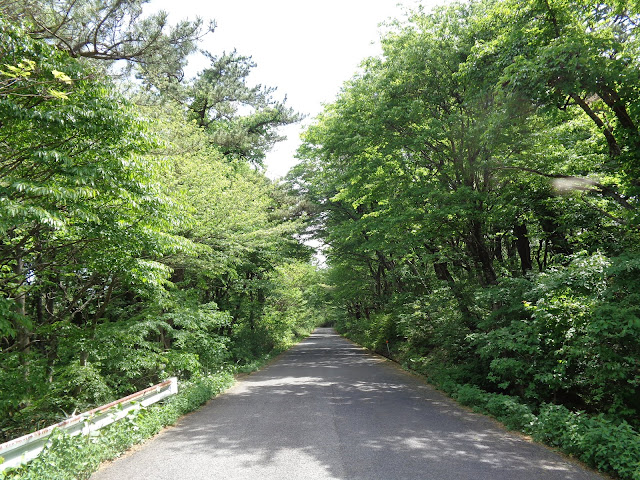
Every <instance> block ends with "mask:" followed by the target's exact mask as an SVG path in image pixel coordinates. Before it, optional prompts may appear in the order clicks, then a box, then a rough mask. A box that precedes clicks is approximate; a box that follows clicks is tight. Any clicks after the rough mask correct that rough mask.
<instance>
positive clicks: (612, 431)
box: [532, 404, 640, 480]
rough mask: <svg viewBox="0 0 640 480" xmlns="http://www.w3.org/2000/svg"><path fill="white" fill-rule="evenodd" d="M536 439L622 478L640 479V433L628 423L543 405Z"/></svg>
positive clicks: (536, 430) (534, 435)
mask: <svg viewBox="0 0 640 480" xmlns="http://www.w3.org/2000/svg"><path fill="white" fill-rule="evenodd" d="M532 433H533V437H534V439H536V440H538V441H542V442H545V443H547V444H548V445H551V446H554V447H558V448H560V449H562V450H563V451H565V452H566V453H569V454H572V455H574V456H576V457H578V458H579V459H580V460H582V461H583V462H585V463H587V464H589V465H591V466H592V467H595V468H597V469H599V470H601V471H604V472H611V473H615V474H617V475H619V476H620V478H624V479H630V480H639V479H640V434H638V432H637V431H635V430H634V429H633V428H632V427H631V426H630V425H629V424H628V423H627V422H624V421H622V422H619V423H614V422H613V421H611V420H608V419H606V418H605V417H604V416H603V415H599V416H597V417H590V416H588V415H586V414H584V413H583V412H571V411H570V410H568V409H567V408H566V407H564V406H562V405H548V404H547V405H543V407H542V408H541V410H540V413H539V415H538V420H537V421H536V422H535V423H534V424H533V429H532Z"/></svg>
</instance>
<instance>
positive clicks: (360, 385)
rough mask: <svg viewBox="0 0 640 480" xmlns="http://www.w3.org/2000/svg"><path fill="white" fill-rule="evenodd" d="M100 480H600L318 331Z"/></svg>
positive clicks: (327, 332) (107, 470)
mask: <svg viewBox="0 0 640 480" xmlns="http://www.w3.org/2000/svg"><path fill="white" fill-rule="evenodd" d="M91 478H92V479H93V480H123V479H126V480H137V479H140V480H142V479H145V480H146V479H160V480H165V479H166V480H178V479H180V480H182V479H194V480H196V479H197V480H199V479H224V480H231V479H242V480H247V479H260V480H270V479H274V480H275V479H277V480H285V479H296V480H298V479H300V480H312V479H323V480H325V479H341V480H352V479H353V480H355V479H363V480H365V479H366V480H375V479H385V480H395V479H436V480H449V479H451V480H454V479H455V480H467V479H468V480H483V479H487V480H503V479H504V480H529V479H531V480H551V479H553V480H561V479H562V480H578V479H580V480H586V479H602V478H604V477H601V476H599V475H598V474H596V473H593V472H591V471H588V470H585V469H583V468H582V467H580V466H579V465H577V464H575V463H573V462H570V461H568V460H566V459H565V458H563V457H561V456H560V455H558V454H556V453H554V452H552V451H550V450H549V449H547V448H545V447H542V446H540V445H536V444H533V443H531V442H529V441H527V440H525V439H524V438H521V437H520V436H518V435H515V434H513V433H509V432H507V431H505V430H504V429H502V428H501V427H500V426H499V425H498V424H497V423H496V422H494V421H492V420H491V419H489V418H487V417H484V416H482V415H477V414H474V413H470V412H468V411H467V410H465V409H462V408H460V407H458V406H457V405H456V404H455V403H454V402H452V401H451V400H449V399H447V398H446V397H444V396H443V395H441V394H440V393H438V392H437V391H435V390H434V389H433V388H432V387H430V386H429V385H427V384H425V383H424V382H423V381H422V380H421V379H420V378H417V377H415V376H412V375H409V374H407V373H405V372H403V371H402V370H400V369H399V368H398V367H397V366H395V365H394V364H392V363H391V362H388V361H386V360H385V359H382V358H380V357H377V356H373V355H371V354H369V353H367V352H365V351H364V350H363V349H361V348H359V347H357V346H355V345H353V344H352V343H350V342H348V341H346V340H344V339H342V338H341V337H340V336H338V335H337V334H335V332H334V331H333V330H331V329H318V330H316V332H315V333H314V334H313V335H312V336H311V337H309V338H308V339H307V340H305V341H304V342H302V343H300V344H299V345H297V346H296V347H294V348H293V349H291V350H290V351H289V352H287V353H285V354H284V355H282V356H281V357H279V358H278V359H277V361H275V362H274V363H272V364H271V365H269V366H268V367H266V368H264V369H263V370H261V371H259V372H256V373H254V374H253V375H250V376H248V377H246V378H244V379H243V380H241V381H239V382H238V383H237V384H236V385H235V386H234V387H233V388H231V389H230V390H228V391H227V392H226V393H224V394H222V395H220V396H219V397H217V398H215V399H213V400H212V401H211V402H209V403H208V404H207V405H206V406H205V407H203V408H202V409H200V410H199V411H197V412H195V413H193V414H191V415H188V416H186V417H184V418H183V419H182V420H181V421H180V422H179V423H178V425H177V426H175V427H172V428H169V429H167V430H165V431H164V432H163V433H161V434H160V435H158V436H156V437H155V438H154V439H152V440H150V441H149V442H147V443H146V444H145V445H143V446H142V447H141V448H140V449H138V450H137V451H135V452H134V453H132V454H128V455H125V456H124V457H122V458H120V459H118V460H116V461H114V462H112V463H110V464H107V465H105V466H103V467H102V469H101V470H100V471H98V472H97V473H96V474H94V475H93V476H92V477H91Z"/></svg>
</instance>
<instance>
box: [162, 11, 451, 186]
mask: <svg viewBox="0 0 640 480" xmlns="http://www.w3.org/2000/svg"><path fill="white" fill-rule="evenodd" d="M444 1H445V0H423V1H416V0H403V1H402V4H403V5H406V6H410V7H414V6H415V5H416V4H417V3H420V4H422V5H423V6H424V7H425V9H430V8H431V7H432V6H433V5H436V4H442V3H443V2H444ZM150 7H151V8H152V9H154V10H155V9H158V10H160V9H162V10H165V11H167V12H169V14H170V20H171V22H172V23H175V22H176V21H178V20H182V19H185V18H189V19H194V18H195V17H196V16H200V17H202V18H203V19H205V20H208V19H214V20H215V21H216V24H217V28H216V31H215V32H214V33H213V34H211V35H208V36H207V37H206V38H205V40H204V42H203V44H202V48H203V49H205V50H208V51H210V52H212V53H213V54H220V53H222V52H223V51H227V52H228V51H231V50H233V49H234V48H235V49H236V50H238V52H239V53H240V54H243V55H251V56H252V57H253V60H254V61H255V63H257V67H256V68H255V69H254V72H253V73H252V75H251V77H250V79H249V80H250V82H252V83H254V84H258V83H260V84H263V85H265V86H269V87H277V88H278V91H277V92H276V95H275V97H276V98H278V99H282V98H283V97H284V96H285V95H286V96H287V105H289V106H290V107H293V108H294V109H295V110H296V111H298V112H300V113H303V114H306V115H308V118H307V119H306V120H305V121H303V122H302V124H298V125H293V126H289V127H286V128H284V129H282V131H281V132H282V134H284V135H286V136H287V137H288V140H287V141H285V142H281V143H280V144H278V145H276V147H275V148H274V149H273V151H271V152H270V153H269V154H268V155H267V159H266V164H267V174H268V175H269V177H271V178H276V177H281V176H284V175H285V174H286V173H287V171H288V170H289V168H291V167H292V166H293V165H294V164H295V159H294V158H293V156H294V154H295V151H296V149H297V147H298V145H299V144H300V140H299V135H300V132H301V131H302V129H303V127H304V125H308V124H309V122H311V121H312V119H313V117H314V116H316V115H317V114H318V113H320V112H321V111H322V104H323V103H331V102H332V101H333V100H334V99H335V97H336V95H337V94H338V92H339V91H340V88H341V86H342V84H343V83H344V82H345V81H346V80H348V79H350V78H351V77H352V76H353V74H354V73H355V72H356V71H357V69H358V65H359V64H360V62H361V61H362V60H364V59H365V58H366V57H369V56H372V55H378V54H379V53H380V47H379V42H378V39H379V32H380V29H379V27H378V25H379V24H380V23H381V22H383V21H385V20H387V19H388V18H390V17H393V18H397V17H400V18H401V17H402V12H403V9H402V7H401V6H400V5H399V3H398V0H208V1H207V0H151V3H150ZM193 67H194V69H193V71H191V69H190V70H189V71H188V72H187V73H188V74H189V75H192V74H195V73H196V71H198V70H200V69H202V68H205V67H206V65H204V64H199V65H198V64H197V63H196V64H195V65H193Z"/></svg>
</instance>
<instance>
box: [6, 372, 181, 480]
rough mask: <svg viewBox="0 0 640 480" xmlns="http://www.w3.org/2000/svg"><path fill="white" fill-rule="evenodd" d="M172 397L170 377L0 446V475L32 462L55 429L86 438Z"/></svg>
mask: <svg viewBox="0 0 640 480" xmlns="http://www.w3.org/2000/svg"><path fill="white" fill-rule="evenodd" d="M176 393H178V380H177V378H175V377H172V378H170V379H168V380H165V381H164V382H162V383H158V384H157V385H154V386H153V387H149V388H145V389H144V390H141V391H139V392H137V393H134V394H132V395H129V396H127V397H124V398H121V399H120V400H116V401H115V402H111V403H108V404H106V405H103V406H101V407H98V408H94V409H93V410H89V411H88V412H84V413H81V414H80V415H76V416H73V417H70V418H68V419H66V420H64V421H62V422H60V423H56V424H55V425H51V426H50V427H47V428H43V429H42V430H38V431H37V432H33V433H29V434H28V435H25V436H24V437H20V438H16V439H14V440H11V441H9V442H7V443H3V444H2V445H0V457H2V458H3V459H4V462H2V463H0V472H2V471H3V470H6V469H7V468H12V467H18V466H20V465H22V464H24V463H27V462H28V461H30V460H33V459H34V458H36V457H37V456H38V454H39V453H40V452H41V451H42V449H43V448H44V447H45V445H46V444H47V442H48V441H49V437H50V436H51V433H52V432H53V431H54V430H55V429H60V430H64V431H65V432H67V434H69V435H71V436H75V435H80V434H83V435H88V434H89V433H91V432H93V431H95V430H100V429H101V428H102V427H105V426H107V425H109V424H111V423H113V422H115V421H117V420H120V419H121V418H124V417H126V416H127V415H128V414H129V413H131V412H132V411H133V410H137V409H140V408H141V407H146V406H148V405H151V404H153V403H156V402H158V401H160V400H162V399H163V398H165V397H168V396H169V395H174V394H176Z"/></svg>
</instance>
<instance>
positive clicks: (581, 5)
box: [289, 0, 640, 478]
mask: <svg viewBox="0 0 640 480" xmlns="http://www.w3.org/2000/svg"><path fill="white" fill-rule="evenodd" d="M639 21H640V11H639V10H638V5H637V3H633V2H610V3H608V4H603V3H599V2H589V1H578V0H576V1H573V0H571V1H569V0H562V1H560V0H558V1H555V0H554V1H539V0H530V1H526V2H522V1H511V0H504V1H492V0H487V1H472V2H468V3H462V4H455V5H452V6H450V7H446V8H440V9H437V10H435V11H434V12H432V13H424V12H422V11H416V12H410V13H409V15H408V17H407V19H406V20H405V21H398V22H396V23H394V24H391V25H389V26H388V31H387V33H385V35H384V36H383V38H382V45H383V55H382V56H381V57H380V58H371V59H368V60H366V61H365V62H364V63H363V66H362V71H361V73H359V74H358V75H357V76H355V77H354V78H353V79H352V80H350V81H349V82H347V83H346V84H345V86H344V88H343V90H342V92H341V94H340V95H339V97H338V98H337V100H336V101H335V102H334V103H333V104H331V105H328V106H327V107H326V108H325V110H324V113H323V114H321V115H320V116H319V117H318V118H317V120H316V122H315V124H313V125H312V126H311V127H310V128H309V129H308V130H307V132H306V134H305V137H304V144H303V146H302V147H301V149H300V151H299V157H300V159H301V163H300V164H299V165H298V166H297V167H295V168H294V170H293V171H292V172H291V173H290V176H289V181H290V186H291V189H292V191H294V192H296V193H298V194H299V195H301V196H303V197H305V199H306V204H307V208H308V210H309V211H310V213H311V216H312V218H313V221H312V222H311V223H310V225H309V233H312V234H314V235H315V236H316V237H317V238H318V239H320V240H322V241H323V242H324V244H325V245H326V250H325V253H326V256H327V264H328V266H329V272H328V275H329V280H330V281H329V283H331V285H332V286H333V301H334V305H336V306H337V307H338V308H340V309H342V310H343V312H344V315H342V316H341V318H339V319H338V320H337V327H338V329H339V330H340V331H342V332H344V333H346V334H348V335H350V336H351V337H352V338H354V339H356V340H357V341H359V342H360V343H362V344H363V345H366V346H368V347H369V348H372V349H375V350H377V351H379V352H380V353H382V354H384V355H388V354H389V353H390V354H391V356H392V357H394V358H395V359H396V360H398V361H400V362H402V363H404V364H406V365H407V366H408V367H410V368H412V369H414V370H417V371H420V372H422V373H425V374H426V375H428V376H430V377H431V378H432V379H433V380H434V381H436V382H437V383H439V384H440V385H445V386H446V385H458V386H461V385H465V384H468V385H472V387H469V386H468V387H464V388H467V390H466V391H465V390H464V388H463V389H462V392H460V391H458V390H457V389H458V387H456V388H455V389H454V388H449V390H450V391H451V393H455V394H456V395H458V396H459V397H460V398H462V397H464V396H465V395H467V394H468V393H469V392H470V391H472V390H469V389H476V390H473V391H477V392H485V393H483V394H482V395H489V397H487V398H491V399H494V400H491V402H494V404H495V405H494V406H495V408H493V409H492V408H490V407H483V409H484V411H493V412H494V413H495V412H499V411H501V410H502V413H503V414H504V412H509V411H512V413H510V414H509V415H508V417H509V421H508V422H507V423H508V424H510V425H512V426H514V427H518V428H524V426H525V425H527V424H528V423H530V422H531V421H533V418H542V419H544V418H546V417H547V416H548V415H551V414H550V413H549V412H551V411H553V412H556V413H557V415H556V414H555V413H554V414H553V415H556V417H554V418H556V420H555V421H559V420H558V419H560V418H564V419H566V421H567V422H568V423H569V424H572V422H573V420H571V419H572V418H575V419H576V420H575V421H576V422H577V423H576V425H578V424H579V425H580V426H576V429H577V430H580V431H583V430H584V432H586V431H587V430H588V431H589V432H591V433H588V434H587V433H585V434H584V435H585V436H583V437H581V436H580V435H582V434H580V435H576V437H575V439H574V440H575V441H573V440H572V441H568V440H566V439H558V438H559V437H558V436H557V435H556V434H558V435H559V433H560V427H559V426H558V425H555V426H552V425H551V423H552V422H551V423H549V422H546V421H542V420H541V423H539V424H537V425H538V427H537V428H538V430H539V431H538V433H536V435H537V436H538V437H540V438H545V435H546V433H544V432H545V429H550V430H552V431H553V433H554V435H556V436H555V437H554V435H551V436H550V437H549V438H551V437H553V438H556V439H557V441H552V442H551V443H554V444H555V445H559V446H562V447H563V448H564V449H566V450H567V451H569V452H570V453H573V454H576V455H577V456H580V457H581V458H584V459H586V460H588V461H589V462H590V463H592V464H593V465H596V466H598V467H599V468H602V469H604V470H608V471H612V472H617V473H618V474H619V475H621V476H623V477H625V478H637V477H638V475H640V471H639V470H638V469H640V458H638V457H637V451H635V453H633V454H629V453H624V454H623V453H622V452H625V451H626V452H629V450H628V449H627V447H626V446H625V445H628V444H632V443H634V442H637V441H638V439H639V438H640V437H639V436H638V433H637V432H638V429H639V428H640V403H639V402H640V392H639V388H638V387H639V385H640V302H639V300H640V298H638V293H637V292H638V291H640V250H639V249H638V245H639V243H638V234H639V231H638V230H639V228H640V218H639V216H638V213H639V208H640V203H639V201H638V186H639V185H640V184H639V183H638V178H640V175H639V172H638V165H640V149H639V148H638V145H639V144H638V142H639V140H640V137H639V136H638V124H639V123H640V109H639V107H640V104H639V103H638V98H639V97H638V94H637V93H638V88H639V87H640V82H639V78H638V72H639V71H640V60H639V59H640V57H638V51H639V49H640V42H639V40H638V36H637V31H636V28H637V25H638V24H639V23H638V22H639ZM460 388H462V387H460ZM480 389H481V390H480ZM465 392H466V393H465ZM478 395H480V394H478ZM478 395H475V396H474V395H471V397H473V398H475V399H476V400H477V403H480V404H483V403H486V402H484V400H481V398H484V397H482V395H480V396H478ZM467 397H469V395H467ZM471 397H469V398H471ZM505 399H513V400H508V401H507V400H505ZM510 402H511V403H512V404H513V408H511V407H509V405H511V403H510ZM514 402H515V403H514ZM471 403H473V400H471ZM508 404H509V405H508ZM545 405H547V406H545ZM548 405H555V407H548ZM554 409H555V410H554ZM565 411H566V413H564V412H565ZM572 411H573V412H581V413H571V412H572ZM558 412H559V413H558ZM572 415H573V417H572ZM587 418H590V419H591V420H587ZM527 419H529V420H527ZM545 422H546V423H545ZM589 422H596V423H597V425H599V426H597V427H596V426H595V425H596V423H593V425H592V423H589ZM598 422H599V423H598ZM585 429H586V430H585ZM596 430H597V431H599V432H600V433H601V434H602V436H603V437H602V438H605V437H606V436H607V435H608V436H610V437H611V438H612V439H615V438H618V439H619V443H616V441H617V440H612V441H608V442H609V443H608V445H609V447H606V448H608V450H607V451H606V452H605V453H603V452H599V453H594V452H591V453H589V452H590V451H591V450H589V449H593V445H592V442H593V441H594V438H595V437H592V436H591V435H596V433H594V432H595V431H596ZM623 431H624V432H626V433H624V434H623V433H621V432H623ZM596 436H597V435H596ZM572 442H573V443H572ZM602 448H605V447H602ZM606 448H605V449H606ZM587 450H589V451H587ZM604 458H607V460H604ZM607 462H609V463H607ZM634 475H635V477H634Z"/></svg>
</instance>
